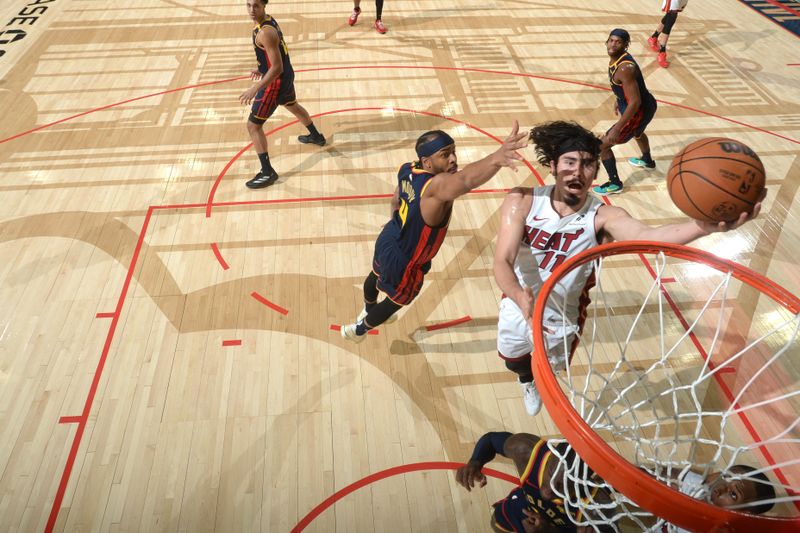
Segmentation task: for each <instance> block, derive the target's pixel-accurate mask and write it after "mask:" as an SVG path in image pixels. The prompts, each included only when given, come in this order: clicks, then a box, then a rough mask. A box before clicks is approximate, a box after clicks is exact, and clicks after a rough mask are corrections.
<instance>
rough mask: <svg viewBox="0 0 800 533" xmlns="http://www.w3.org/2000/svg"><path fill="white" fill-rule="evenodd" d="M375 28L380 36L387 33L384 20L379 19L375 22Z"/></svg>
mask: <svg viewBox="0 0 800 533" xmlns="http://www.w3.org/2000/svg"><path fill="white" fill-rule="evenodd" d="M373 26H374V27H375V31H377V32H378V33H380V34H384V33H386V26H384V25H383V21H382V20H380V19H377V20H376V21H375V24H373Z"/></svg>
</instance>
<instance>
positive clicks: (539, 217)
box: [494, 121, 766, 415]
mask: <svg viewBox="0 0 800 533" xmlns="http://www.w3.org/2000/svg"><path fill="white" fill-rule="evenodd" d="M530 138H531V140H533V141H534V143H535V144H536V155H537V159H538V161H539V163H541V164H542V165H544V166H548V167H550V171H551V172H552V174H553V176H554V177H555V184H554V185H549V186H545V187H539V188H528V187H517V188H515V189H512V190H511V191H510V192H509V193H508V195H506V198H505V200H504V202H503V205H502V207H501V208H500V230H499V234H498V237H497V247H496V249H495V256H494V275H495V279H496V280H497V284H498V285H499V287H500V289H501V290H502V291H503V294H504V298H503V300H502V302H501V303H500V313H499V319H498V326H497V351H498V353H499V355H500V357H501V358H502V359H504V360H505V362H506V367H507V368H508V369H509V370H512V371H513V372H515V373H516V374H517V375H518V377H519V382H520V385H521V386H522V389H523V396H524V399H525V407H526V409H527V411H528V413H529V414H531V415H535V414H537V413H538V412H539V410H540V409H541V398H540V397H539V393H538V391H537V390H536V386H535V385H534V383H533V373H532V370H531V351H532V350H533V342H532V337H533V334H532V331H531V327H530V319H531V315H532V313H533V302H534V299H535V297H536V294H537V293H538V291H539V289H540V288H541V286H542V284H543V283H544V281H545V280H546V279H547V278H548V277H549V276H550V274H551V273H552V272H553V270H555V269H556V268H557V267H558V266H559V265H560V264H561V263H563V262H564V260H565V259H567V258H568V257H571V256H573V255H575V254H576V253H578V252H580V251H583V250H586V249H588V248H591V247H593V246H596V245H597V244H599V243H602V242H610V241H614V240H617V241H621V240H648V241H664V242H672V243H679V244H686V243H689V242H691V241H693V240H695V239H697V238H699V237H703V236H705V235H708V234H709V233H714V232H719V231H728V230H731V229H733V228H737V227H739V226H741V225H742V224H744V223H745V222H747V221H748V220H750V219H751V218H755V217H756V216H758V213H759V211H760V210H761V202H758V203H757V204H756V205H755V207H754V209H753V214H752V215H748V214H747V213H742V214H741V215H740V216H739V218H738V220H736V221H735V222H733V223H724V222H720V223H719V224H713V223H709V222H701V221H697V220H687V221H686V222H682V223H677V224H667V225H665V226H660V227H657V228H653V227H650V226H647V225H646V224H644V223H643V222H641V221H640V220H637V219H635V218H633V217H631V216H630V215H629V214H628V212H627V211H625V210H624V209H622V208H619V207H616V206H612V205H606V204H603V203H602V202H600V201H599V200H598V199H597V198H596V197H594V196H592V195H590V194H589V189H590V188H591V186H592V182H593V181H594V180H595V178H596V177H597V170H598V160H599V156H600V145H601V141H600V139H599V138H598V137H596V136H595V135H594V134H593V133H592V132H590V131H589V130H587V129H585V128H583V127H582V126H580V125H579V124H576V123H574V122H572V123H570V122H561V121H558V122H550V123H547V124H542V125H539V126H536V127H535V128H533V129H532V130H531V133H530ZM765 194H766V191H765ZM762 199H763V197H762ZM592 274H593V272H592V267H591V266H586V267H581V268H580V269H577V270H576V271H574V272H573V273H572V274H570V275H569V276H567V277H566V278H565V279H564V280H563V281H562V282H561V283H559V285H558V287H557V288H556V289H555V291H554V295H555V297H556V298H560V299H561V300H562V302H563V304H564V305H563V307H564V308H565V309H567V312H566V321H563V320H562V314H561V311H560V310H558V308H556V307H553V308H552V309H548V310H547V311H546V313H545V323H544V326H545V331H546V332H547V339H546V340H547V348H548V352H549V356H550V361H551V363H552V364H553V368H554V370H559V369H563V368H565V366H566V364H567V362H568V359H569V357H570V356H571V354H572V351H573V350H574V348H575V346H576V345H577V344H576V343H577V338H578V333H579V331H580V329H581V326H582V320H581V316H582V314H583V312H584V310H585V308H586V306H587V305H588V302H589V300H588V291H589V289H590V288H591V286H592V285H593V276H592Z"/></svg>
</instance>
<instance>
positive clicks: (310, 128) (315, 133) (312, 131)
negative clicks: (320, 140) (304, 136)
mask: <svg viewBox="0 0 800 533" xmlns="http://www.w3.org/2000/svg"><path fill="white" fill-rule="evenodd" d="M306 128H307V129H308V133H310V134H311V136H312V137H319V132H318V131H317V127H316V126H315V125H314V123H313V122H312V123H311V124H309V125H308V126H306Z"/></svg>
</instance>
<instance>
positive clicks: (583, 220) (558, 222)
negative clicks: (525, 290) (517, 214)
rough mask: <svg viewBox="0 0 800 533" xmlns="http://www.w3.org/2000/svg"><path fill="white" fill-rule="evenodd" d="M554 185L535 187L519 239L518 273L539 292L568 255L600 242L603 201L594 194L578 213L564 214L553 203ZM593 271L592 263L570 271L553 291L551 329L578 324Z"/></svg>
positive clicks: (549, 310) (548, 319) (522, 281)
mask: <svg viewBox="0 0 800 533" xmlns="http://www.w3.org/2000/svg"><path fill="white" fill-rule="evenodd" d="M553 188H554V186H553V185H548V186H545V187H537V188H535V189H533V200H532V203H531V210H530V212H528V215H527V217H526V219H525V230H524V232H523V235H522V240H521V241H520V243H519V251H518V253H517V259H516V261H515V262H514V273H515V274H516V275H517V280H518V281H519V283H520V285H521V286H523V287H530V288H531V289H533V293H534V294H538V293H539V291H540V290H541V288H542V285H543V284H544V282H545V281H546V280H547V278H549V277H550V275H551V274H552V273H553V271H554V270H555V269H556V268H558V267H559V266H560V265H561V263H563V262H564V261H565V260H566V259H567V258H568V257H572V256H573V255H575V254H577V253H579V252H582V251H584V250H588V249H589V248H592V247H594V246H597V244H598V242H597V234H596V233H595V226H594V219H595V216H596V215H597V210H598V209H599V208H600V206H602V205H603V203H602V202H601V201H600V200H598V199H597V198H595V197H594V196H592V195H589V197H588V198H587V199H586V203H585V204H584V205H583V207H582V208H581V209H580V211H578V212H577V213H573V214H572V215H569V216H566V217H561V216H560V215H559V214H558V213H556V211H555V209H553V206H552V204H551V200H550V197H551V196H552V194H553ZM592 271H593V267H592V265H591V263H589V264H587V265H583V266H581V267H579V268H576V269H574V270H572V271H571V272H569V273H568V274H567V275H566V276H564V277H563V278H561V282H560V283H558V285H557V286H556V287H555V289H554V290H553V292H552V293H551V295H550V304H549V305H548V306H547V310H546V311H545V325H548V324H549V325H550V327H551V329H554V330H555V329H560V327H573V328H574V326H576V323H577V320H578V317H579V315H580V311H581V309H580V305H581V301H580V300H581V295H582V293H584V292H585V291H586V290H588V283H587V282H588V281H589V277H590V276H591V274H592ZM562 308H565V309H566V319H567V321H568V322H567V323H566V324H564V323H562V319H561V312H560V309H562Z"/></svg>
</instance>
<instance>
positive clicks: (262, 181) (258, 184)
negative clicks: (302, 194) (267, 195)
mask: <svg viewBox="0 0 800 533" xmlns="http://www.w3.org/2000/svg"><path fill="white" fill-rule="evenodd" d="M276 181H278V173H277V172H275V169H272V172H271V173H270V174H269V176H265V175H264V173H263V172H261V171H259V172H258V174H256V175H255V177H254V178H253V179H251V180H250V181H248V182H247V183H245V185H247V188H248V189H263V188H264V187H269V186H270V185H272V184H273V183H275V182H276Z"/></svg>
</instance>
